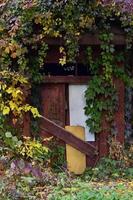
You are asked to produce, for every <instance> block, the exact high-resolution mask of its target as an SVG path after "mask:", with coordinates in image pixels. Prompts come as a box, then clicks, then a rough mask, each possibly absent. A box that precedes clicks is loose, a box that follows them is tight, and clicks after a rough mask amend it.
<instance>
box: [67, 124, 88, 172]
mask: <svg viewBox="0 0 133 200" xmlns="http://www.w3.org/2000/svg"><path fill="white" fill-rule="evenodd" d="M65 128H66V130H67V131H69V132H71V133H72V134H73V135H75V136H76V137H78V138H80V139H82V140H85V130H84V128H83V127H81V126H66V127H65ZM66 158H67V168H68V170H69V171H70V172H73V173H74V174H82V173H83V172H84V171H85V169H86V155H85V154H83V153H81V152H80V151H78V150H77V149H75V148H73V147H72V146H70V145H68V144H66Z"/></svg>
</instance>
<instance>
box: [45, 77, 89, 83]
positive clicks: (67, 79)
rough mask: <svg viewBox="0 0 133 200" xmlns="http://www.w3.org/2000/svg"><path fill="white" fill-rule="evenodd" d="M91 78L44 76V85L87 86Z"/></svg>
mask: <svg viewBox="0 0 133 200" xmlns="http://www.w3.org/2000/svg"><path fill="white" fill-rule="evenodd" d="M90 79H91V76H44V79H43V83H68V84H87V83H88V81H89V80H90Z"/></svg>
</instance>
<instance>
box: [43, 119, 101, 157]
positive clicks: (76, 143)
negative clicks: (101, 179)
mask: <svg viewBox="0 0 133 200" xmlns="http://www.w3.org/2000/svg"><path fill="white" fill-rule="evenodd" d="M42 121H43V123H42V124H41V129H42V130H45V131H47V132H49V133H51V134H52V135H54V136H56V137H57V138H59V139H61V140H63V141H64V142H65V143H66V144H69V145H71V146H72V147H74V148H75V149H77V150H79V151H80V152H82V153H85V154H86V155H88V156H89V157H94V155H97V154H98V152H97V149H96V147H94V146H93V145H91V144H89V143H87V142H85V141H83V140H81V139H79V138H77V137H75V136H74V135H72V134H71V133H70V132H68V131H66V130H65V129H64V128H62V127H60V126H59V125H57V124H56V123H54V122H52V121H51V120H49V119H47V118H46V117H43V116H42Z"/></svg>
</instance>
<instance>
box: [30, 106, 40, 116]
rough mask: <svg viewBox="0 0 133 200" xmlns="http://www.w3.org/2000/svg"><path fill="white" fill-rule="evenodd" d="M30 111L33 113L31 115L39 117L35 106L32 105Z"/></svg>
mask: <svg viewBox="0 0 133 200" xmlns="http://www.w3.org/2000/svg"><path fill="white" fill-rule="evenodd" d="M31 112H32V114H33V117H40V114H39V112H38V110H37V108H34V107H32V108H31Z"/></svg>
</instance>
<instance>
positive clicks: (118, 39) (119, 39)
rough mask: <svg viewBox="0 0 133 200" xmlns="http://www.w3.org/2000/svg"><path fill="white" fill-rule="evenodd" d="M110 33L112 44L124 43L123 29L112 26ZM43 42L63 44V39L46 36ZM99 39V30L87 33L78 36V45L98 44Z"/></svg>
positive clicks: (99, 42)
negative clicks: (112, 34) (111, 34)
mask: <svg viewBox="0 0 133 200" xmlns="http://www.w3.org/2000/svg"><path fill="white" fill-rule="evenodd" d="M112 33H114V37H113V40H112V43H113V44H114V45H125V44H126V36H125V33H124V31H123V30H120V29H117V28H113V29H112ZM45 42H46V43H47V44H48V45H53V46H54V45H55V46H61V45H64V43H65V41H64V39H63V38H46V39H45ZM100 44H101V41H100V40H99V32H95V33H87V34H84V35H82V36H80V38H79V45H80V46H87V45H100Z"/></svg>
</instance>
